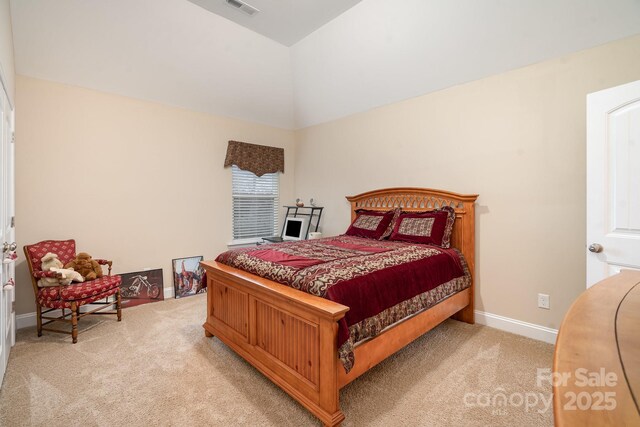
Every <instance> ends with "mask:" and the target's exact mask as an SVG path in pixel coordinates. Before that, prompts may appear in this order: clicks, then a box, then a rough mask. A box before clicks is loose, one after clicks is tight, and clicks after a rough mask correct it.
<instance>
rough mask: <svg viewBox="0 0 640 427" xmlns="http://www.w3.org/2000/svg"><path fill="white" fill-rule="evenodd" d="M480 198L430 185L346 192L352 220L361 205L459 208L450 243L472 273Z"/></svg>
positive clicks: (375, 208) (377, 208) (373, 207)
mask: <svg viewBox="0 0 640 427" xmlns="http://www.w3.org/2000/svg"><path fill="white" fill-rule="evenodd" d="M477 198H478V195H477V194H457V193H452V192H450V191H443V190H433V189H430V188H410V187H401V188H385V189H382V190H373V191H368V192H366V193H362V194H358V195H357V196H347V200H348V201H349V202H351V221H352V222H353V220H354V219H355V218H356V210H358V209H368V210H373V211H388V210H389V209H393V208H397V207H400V208H402V209H403V210H404V211H408V212H420V211H430V210H433V209H437V208H440V207H443V206H451V207H452V208H454V209H455V211H456V221H455V223H454V224H453V233H452V235H451V246H452V247H454V248H457V249H459V250H460V252H462V254H463V255H464V258H465V259H466V260H467V264H468V265H469V271H470V272H471V276H472V277H473V276H474V271H475V249H476V244H475V241H476V231H475V230H476V227H475V201H476V199H477Z"/></svg>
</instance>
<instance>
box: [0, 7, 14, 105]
mask: <svg viewBox="0 0 640 427" xmlns="http://www.w3.org/2000/svg"><path fill="white" fill-rule="evenodd" d="M0 69H1V70H2V78H3V79H4V80H5V84H6V86H7V91H8V92H9V98H11V102H15V71H14V63H13V33H12V31H11V10H10V8H9V0H0ZM0 90H1V89H0Z"/></svg>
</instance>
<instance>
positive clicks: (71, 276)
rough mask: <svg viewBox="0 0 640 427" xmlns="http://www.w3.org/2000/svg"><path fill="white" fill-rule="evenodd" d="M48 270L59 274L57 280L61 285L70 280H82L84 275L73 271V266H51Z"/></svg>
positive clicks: (66, 283)
mask: <svg viewBox="0 0 640 427" xmlns="http://www.w3.org/2000/svg"><path fill="white" fill-rule="evenodd" d="M49 271H54V272H56V273H58V274H59V275H60V276H59V279H58V280H59V282H60V284H61V285H63V286H67V285H69V284H70V283H71V282H84V277H82V275H81V274H80V273H78V272H77V271H74V270H73V268H56V267H51V268H50V269H49Z"/></svg>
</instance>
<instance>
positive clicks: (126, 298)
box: [120, 268, 164, 308]
mask: <svg viewBox="0 0 640 427" xmlns="http://www.w3.org/2000/svg"><path fill="white" fill-rule="evenodd" d="M120 276H121V277H122V284H121V285H120V295H121V296H122V307H124V308H126V307H133V306H136V305H140V304H146V303H149V302H156V301H162V300H164V281H163V279H162V269H161V268H158V269H156V270H145V271H135V272H133V273H124V274H121V275H120Z"/></svg>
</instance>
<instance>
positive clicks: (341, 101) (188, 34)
mask: <svg viewBox="0 0 640 427" xmlns="http://www.w3.org/2000/svg"><path fill="white" fill-rule="evenodd" d="M224 1H225V0H109V1H86V0H56V1H50V0H11V8H12V19H13V31H14V44H15V62H16V71H17V73H18V74H22V75H27V76H31V77H36V78H42V79H47V80H53V81H57V82H61V83H67V84H71V85H76V86H82V87H87V88H92V89H97V90H101V91H106V92H111V93H116V94H121V95H126V96H131V97H135V98H141V99H146V100H152V101H157V102H162V103H166V104H171V105H176V106H181V107H184V108H188V109H192V110H197V111H204V112H210V113H213V114H219V115H224V116H231V117H237V118H241V119H246V120H250V121H253V122H258V123H265V124H269V125H273V126H277V127H284V128H296V127H304V126H309V125H313V124H317V123H321V122H325V121H328V120H332V119H336V118H339V117H344V116H346V115H349V114H353V113H356V112H359V111H365V110H368V109H371V108H375V107H377V106H381V105H385V104H389V103H392V102H397V101H400V100H403V99H407V98H411V97H415V96H419V95H422V94H425V93H429V92H432V91H436V90H439V89H442V88H445V87H448V86H452V85H456V84H460V83H464V82H467V81H471V80H476V79H479V78H482V77H485V76H488V75H491V74H495V73H500V72H504V71H507V70H509V69H513V68H517V67H521V66H524V65H528V64H531V63H535V62H539V61H543V60H546V59H550V58H554V57H558V56H561V55H565V54H568V53H571V52H575V51H578V50H582V49H587V48H590V47H593V46H597V45H600V44H603V43H607V42H609V41H613V40H616V39H620V38H624V37H628V36H631V35H635V34H639V33H640V1H638V0H589V1H585V0H563V1H556V0H522V1H504V0H453V1H444V0H404V1H402V2H397V1H390V0H363V1H360V2H358V1H347V2H344V3H343V4H340V2H339V1H325V0H287V1H284V0H283V1H279V2H276V1H275V0H272V1H267V0H264V1H255V0H254V2H252V1H250V0H247V1H248V2H249V3H250V4H253V5H254V6H256V7H258V8H262V9H261V12H260V14H262V17H263V18H265V19H266V20H267V22H266V24H260V25H266V27H264V28H267V30H265V29H264V28H262V27H260V28H258V26H256V23H257V22H258V21H254V22H253V23H251V22H249V23H247V22H245V21H246V19H245V17H244V16H241V15H239V14H236V15H235V16H234V14H230V13H228V12H237V11H235V10H232V9H231V8H230V7H229V6H227V5H226V4H223V3H224ZM215 2H218V3H217V4H215ZM196 3H198V4H196ZM205 3H206V4H205ZM207 4H208V5H209V7H207ZM293 4H298V5H299V6H300V10H301V11H302V10H304V11H314V10H315V11H318V10H319V11H322V13H320V12H316V14H317V15H318V16H317V17H316V18H319V19H316V20H314V19H311V20H310V21H305V20H304V19H303V18H302V16H303V14H302V12H300V15H297V14H296V13H295V9H290V13H289V14H287V16H286V19H283V16H282V13H277V14H276V13H274V12H273V11H275V10H280V9H278V8H282V7H291V5H293ZM303 4H306V6H304V7H303ZM221 6H224V8H225V9H220V10H218V8H219V7H221ZM338 6H339V7H338ZM221 10H224V12H221ZM212 11H214V12H216V13H213V12H212ZM260 14H258V15H257V16H256V17H258V16H260ZM221 15H223V16H221ZM320 15H321V16H320ZM270 16H271V17H272V18H269V17H270ZM298 17H300V18H299V19H298ZM254 18H255V17H254ZM332 18H333V19H332ZM261 19H262V18H261ZM327 20H329V22H328V23H326V24H324V25H323V23H324V22H326V21H327ZM234 21H235V22H234ZM252 25H253V27H252ZM318 25H320V27H319V28H318ZM286 26H288V27H289V30H290V31H275V32H273V31H274V30H278V27H286ZM250 28H253V29H250ZM269 31H272V33H269ZM258 33H261V34H258ZM264 34H267V35H268V36H269V37H272V38H273V39H271V38H268V37H266V36H265V35H264ZM269 34H270V35H269ZM283 34H287V35H284V36H283ZM306 34H308V35H306ZM305 35H306V37H305ZM300 37H304V38H302V40H300V41H298V42H297V43H295V40H297V39H298V38H300ZM276 40H277V41H276ZM290 43H294V44H293V45H292V46H291V47H287V46H285V45H288V44H290Z"/></svg>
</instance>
